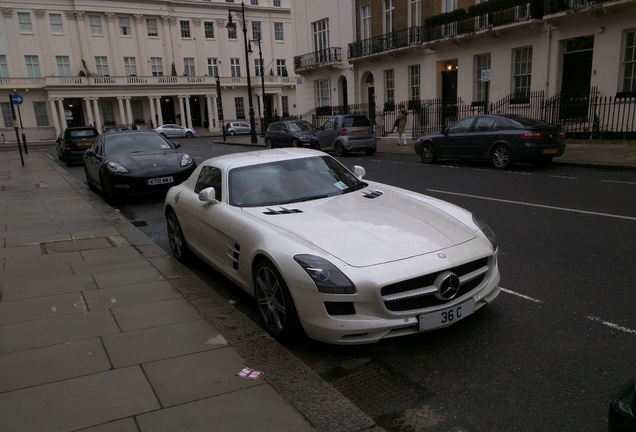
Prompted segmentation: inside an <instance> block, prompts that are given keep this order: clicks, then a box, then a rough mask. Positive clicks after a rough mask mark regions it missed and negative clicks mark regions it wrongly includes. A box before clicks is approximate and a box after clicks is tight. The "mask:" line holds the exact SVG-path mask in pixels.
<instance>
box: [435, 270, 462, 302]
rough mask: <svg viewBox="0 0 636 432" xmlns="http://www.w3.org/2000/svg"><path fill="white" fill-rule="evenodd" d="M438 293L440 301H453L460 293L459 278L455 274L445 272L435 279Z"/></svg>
mask: <svg viewBox="0 0 636 432" xmlns="http://www.w3.org/2000/svg"><path fill="white" fill-rule="evenodd" d="M434 284H435V287H437V292H436V293H435V297H437V298H438V299H440V300H452V299H454V298H455V297H456V296H457V294H458V293H459V277H457V275H456V274H455V273H453V272H450V271H445V272H442V273H440V274H439V275H438V276H437V278H435V283H434Z"/></svg>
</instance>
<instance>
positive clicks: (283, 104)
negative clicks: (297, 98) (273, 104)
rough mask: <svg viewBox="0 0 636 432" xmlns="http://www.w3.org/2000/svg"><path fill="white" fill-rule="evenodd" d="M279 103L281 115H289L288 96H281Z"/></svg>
mask: <svg viewBox="0 0 636 432" xmlns="http://www.w3.org/2000/svg"><path fill="white" fill-rule="evenodd" d="M280 103H281V109H282V111H283V117H289V96H281V97H280Z"/></svg>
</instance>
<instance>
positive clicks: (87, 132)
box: [69, 129, 97, 138]
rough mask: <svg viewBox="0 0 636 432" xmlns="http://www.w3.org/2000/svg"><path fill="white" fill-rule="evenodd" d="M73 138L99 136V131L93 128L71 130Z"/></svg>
mask: <svg viewBox="0 0 636 432" xmlns="http://www.w3.org/2000/svg"><path fill="white" fill-rule="evenodd" d="M69 132H70V134H69V135H70V136H71V138H86V137H95V136H97V132H95V131H94V130H93V129H78V130H72V131H69Z"/></svg>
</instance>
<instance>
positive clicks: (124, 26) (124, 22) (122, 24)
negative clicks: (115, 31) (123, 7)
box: [119, 17, 131, 36]
mask: <svg viewBox="0 0 636 432" xmlns="http://www.w3.org/2000/svg"><path fill="white" fill-rule="evenodd" d="M119 34H120V35H122V36H130V35H131V30H130V18H128V17H119Z"/></svg>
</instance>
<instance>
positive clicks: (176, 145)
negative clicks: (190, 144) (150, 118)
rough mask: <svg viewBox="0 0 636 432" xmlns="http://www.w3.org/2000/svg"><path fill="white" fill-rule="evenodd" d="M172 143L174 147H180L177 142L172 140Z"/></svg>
mask: <svg viewBox="0 0 636 432" xmlns="http://www.w3.org/2000/svg"><path fill="white" fill-rule="evenodd" d="M172 144H174V148H176V149H178V148H179V147H181V144H179V143H178V142H176V141H174V142H173V143H172Z"/></svg>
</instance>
